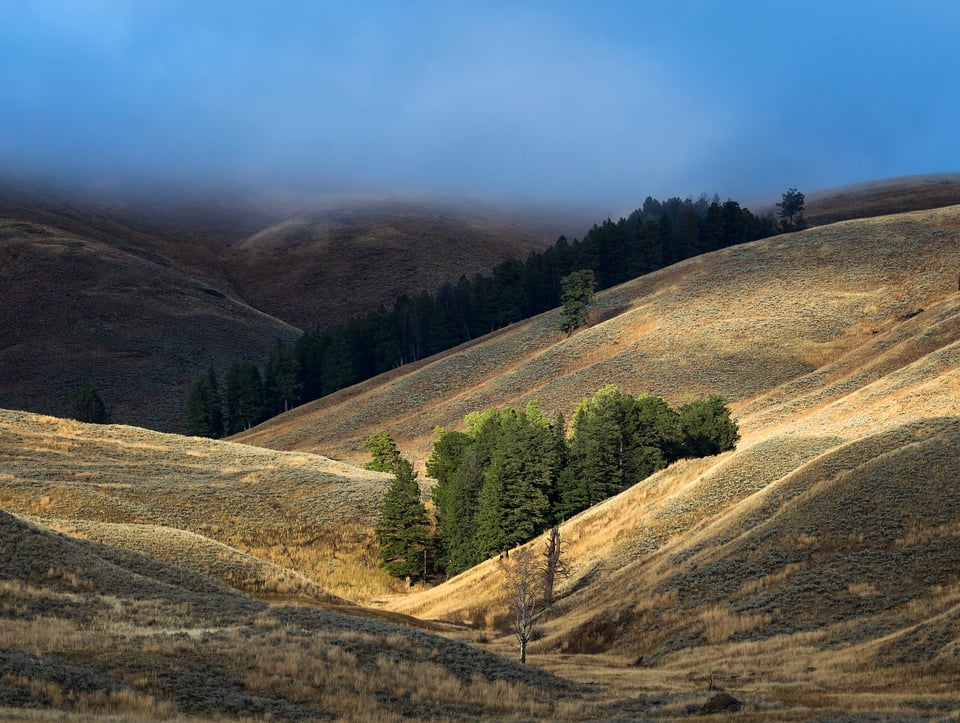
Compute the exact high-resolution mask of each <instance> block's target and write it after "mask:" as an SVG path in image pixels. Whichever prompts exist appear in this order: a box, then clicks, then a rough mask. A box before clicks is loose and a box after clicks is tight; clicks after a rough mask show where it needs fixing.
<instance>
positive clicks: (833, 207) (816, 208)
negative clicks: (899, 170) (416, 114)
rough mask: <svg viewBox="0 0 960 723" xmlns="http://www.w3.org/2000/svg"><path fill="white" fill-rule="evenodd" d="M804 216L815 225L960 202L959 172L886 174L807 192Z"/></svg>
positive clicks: (952, 204) (920, 209)
mask: <svg viewBox="0 0 960 723" xmlns="http://www.w3.org/2000/svg"><path fill="white" fill-rule="evenodd" d="M806 201H807V203H806V211H805V214H804V215H805V216H806V218H807V221H808V222H809V223H812V224H816V225H818V226H822V225H825V224H828V223H835V222H836V221H846V220H848V219H852V218H866V217H868V216H880V215H886V214H894V213H906V212H908V211H922V210H925V209H930V208H943V207H944V206H954V205H956V204H958V203H960V174H958V173H937V174H927V175H918V176H905V177H903V178H889V179H884V180H880V181H873V182H870V183H858V184H854V185H851V186H841V187H840V188H829V189H824V190H817V191H814V192H812V193H809V194H807V198H806Z"/></svg>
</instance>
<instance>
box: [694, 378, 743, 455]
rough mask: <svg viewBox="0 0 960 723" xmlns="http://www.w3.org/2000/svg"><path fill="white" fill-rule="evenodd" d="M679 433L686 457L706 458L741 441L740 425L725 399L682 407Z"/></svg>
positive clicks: (710, 398) (719, 397)
mask: <svg viewBox="0 0 960 723" xmlns="http://www.w3.org/2000/svg"><path fill="white" fill-rule="evenodd" d="M679 414H680V421H679V432H680V442H681V445H682V455H683V456H684V457H706V456H708V455H711V454H719V453H720V452H726V451H727V450H729V449H733V448H734V446H735V445H736V443H737V441H738V440H739V439H740V430H739V427H738V426H737V423H736V422H735V421H733V419H732V418H731V416H730V409H729V408H728V407H727V404H726V401H724V399H723V397H721V396H719V395H716V394H713V395H710V396H709V397H707V398H706V399H698V400H697V401H695V402H691V403H689V404H685V405H683V406H682V407H680V413H679Z"/></svg>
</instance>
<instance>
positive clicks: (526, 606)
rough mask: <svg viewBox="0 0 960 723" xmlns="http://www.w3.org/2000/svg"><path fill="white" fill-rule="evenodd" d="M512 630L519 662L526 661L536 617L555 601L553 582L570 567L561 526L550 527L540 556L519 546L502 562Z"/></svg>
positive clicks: (530, 549) (529, 549)
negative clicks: (562, 547)
mask: <svg viewBox="0 0 960 723" xmlns="http://www.w3.org/2000/svg"><path fill="white" fill-rule="evenodd" d="M502 564H503V565H504V568H505V576H506V581H505V583H504V587H505V588H506V590H507V600H508V602H509V605H510V618H511V625H512V627H513V633H514V635H516V637H517V643H518V644H519V646H520V662H521V663H526V662H527V645H528V644H529V643H530V641H531V640H533V639H534V635H535V632H536V631H535V629H534V621H535V620H536V619H537V618H539V617H540V616H541V615H543V614H544V613H545V612H546V611H547V609H548V608H549V607H550V606H551V605H552V604H553V590H554V583H555V581H556V578H557V576H558V575H566V574H567V570H566V567H565V566H564V564H563V560H562V558H561V554H560V528H559V526H557V525H554V527H553V528H552V529H551V530H550V536H549V538H548V539H547V546H546V548H545V549H544V551H543V558H542V559H541V558H540V557H539V556H538V555H537V554H536V553H535V552H534V550H533V549H532V548H530V547H525V548H523V549H521V550H518V551H517V552H515V553H514V554H513V556H512V557H507V558H506V559H505V560H504V561H503V563H502Z"/></svg>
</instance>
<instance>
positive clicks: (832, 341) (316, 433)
mask: <svg viewBox="0 0 960 723" xmlns="http://www.w3.org/2000/svg"><path fill="white" fill-rule="evenodd" d="M958 232H960V207H952V208H950V209H943V210H938V211H926V212H918V213H913V214H906V215H903V216H898V217H895V218H885V219H866V220H859V221H849V222H844V223H840V224H835V225H831V226H826V227H820V228H815V229H811V230H808V231H806V232H803V233H799V234H791V235H786V236H779V237H775V238H771V239H765V240H761V241H757V242H753V243H750V244H744V245H741V246H737V247H732V248H728V249H724V250H721V251H718V252H715V253H712V254H707V255H704V256H700V257H697V258H694V259H690V260H687V261H685V262H682V263H679V264H676V265H674V266H671V267H669V268H667V269H663V270H661V271H658V272H655V273H653V274H649V275H647V276H645V277H642V278H641V279H637V280H635V281H632V282H628V283H626V284H623V285H621V286H618V287H615V288H613V289H610V290H608V291H606V292H603V293H601V294H598V296H597V303H596V308H595V309H594V311H593V315H592V319H593V321H592V323H591V325H590V326H589V328H585V329H582V330H580V331H578V332H577V333H575V334H573V335H572V336H571V337H569V338H567V337H565V336H564V335H562V334H561V333H560V332H559V330H558V322H559V312H558V311H554V312H548V313H546V314H542V315H540V316H538V317H535V318H533V319H531V320H528V321H526V322H522V323H519V324H516V325H514V326H513V327H510V328H508V329H505V330H502V331H500V332H497V333H495V334H492V335H490V336H488V337H484V338H483V339H480V340H477V341H476V342H474V343H472V344H469V345H465V346H463V347H458V348H457V349H454V350H452V351H451V352H449V353H445V354H441V355H438V356H436V357H433V358H431V359H428V360H425V361H424V362H421V363H420V364H418V365H416V366H414V367H412V368H409V369H408V368H404V369H400V370H398V371H397V372H393V373H390V374H387V375H384V376H382V377H379V378H376V379H372V380H369V381H368V382H366V383H363V384H360V385H357V386H356V387H351V388H349V389H346V390H343V391H341V392H338V393H336V394H333V395H330V396H329V397H326V398H324V399H321V400H318V401H317V402H314V403H312V404H309V405H305V406H303V407H301V408H298V409H295V410H293V411H291V412H290V413H289V414H287V415H283V416H281V417H278V418H276V419H274V420H271V421H268V422H266V423H265V424H263V425H261V426H260V427H258V428H255V429H253V430H251V431H250V432H247V433H244V434H242V435H240V436H238V437H237V439H238V440H239V441H243V442H249V443H252V444H259V445H263V446H275V447H276V448H278V449H303V450H314V451H321V452H322V453H324V454H328V455H331V456H334V457H336V458H341V459H344V460H347V461H351V462H354V463H357V462H360V461H362V460H364V459H366V450H365V449H364V448H363V446H362V442H363V439H365V438H366V436H368V435H369V434H370V433H372V432H376V431H378V430H380V429H386V430H388V431H389V432H390V433H391V434H392V435H393V436H394V438H395V439H396V440H397V441H398V443H399V445H400V448H401V450H403V451H404V453H405V454H407V455H409V456H410V457H411V458H413V459H414V460H415V461H416V462H418V463H420V464H422V463H424V462H425V461H426V458H427V456H429V454H430V450H431V448H432V443H433V438H434V435H433V428H434V426H436V425H438V424H439V425H442V426H443V427H445V428H448V429H449V428H456V427H457V426H458V425H459V424H460V423H461V422H462V419H463V417H464V416H465V415H466V414H467V413H468V412H471V411H478V410H483V409H486V408H489V407H494V406H504V405H508V404H512V405H523V404H524V403H525V402H526V401H528V400H531V399H536V400H538V401H539V402H540V403H541V407H542V409H543V410H544V412H545V413H546V414H547V415H548V416H552V415H553V414H554V413H555V412H557V411H562V412H563V413H564V414H565V415H566V416H567V418H568V419H569V418H570V417H571V415H572V412H573V411H574V409H575V407H576V405H577V404H578V403H579V402H580V401H581V400H583V399H586V398H589V397H591V396H592V395H593V394H594V392H595V391H596V390H597V389H599V388H600V387H601V386H603V385H604V384H608V383H615V384H618V385H619V386H620V387H621V389H623V390H624V391H627V392H630V393H633V394H639V393H648V394H653V395H656V396H661V397H664V398H665V399H667V400H668V402H670V403H671V404H673V405H676V404H678V403H682V402H686V401H690V400H691V399H693V398H695V397H697V396H700V395H705V394H709V393H719V394H722V395H723V396H725V397H726V398H727V399H728V400H729V401H731V402H732V403H733V404H734V411H735V412H736V411H737V405H739V404H742V403H745V402H746V401H747V400H749V399H751V398H753V397H756V396H758V395H762V394H766V393H768V392H769V391H770V390H771V389H774V388H776V387H778V386H779V385H782V384H785V383H787V382H790V381H791V380H801V379H803V378H804V377H805V376H806V375H807V374H809V373H810V372H812V371H814V370H817V369H819V368H821V367H824V366H825V365H827V364H829V363H830V362H832V361H834V360H836V359H838V358H839V357H840V356H841V355H842V354H843V353H844V352H847V351H849V350H853V349H855V348H857V347H858V346H859V345H861V344H863V343H864V342H866V341H867V340H870V339H873V338H874V337H876V335H877V334H881V333H885V332H888V331H890V330H892V329H893V328H894V327H896V326H897V325H899V324H901V323H903V320H904V319H906V318H907V317H909V316H910V315H912V314H914V313H915V312H917V311H918V310H919V309H923V308H925V307H927V306H929V305H930V304H931V303H933V302H934V301H936V300H938V299H942V298H944V297H945V296H948V295H950V294H952V293H953V292H955V291H956V284H957V271H958V269H960V243H958ZM815 378H816V377H815ZM744 431H745V433H747V434H750V433H751V430H750V429H749V427H746V426H745V427H744Z"/></svg>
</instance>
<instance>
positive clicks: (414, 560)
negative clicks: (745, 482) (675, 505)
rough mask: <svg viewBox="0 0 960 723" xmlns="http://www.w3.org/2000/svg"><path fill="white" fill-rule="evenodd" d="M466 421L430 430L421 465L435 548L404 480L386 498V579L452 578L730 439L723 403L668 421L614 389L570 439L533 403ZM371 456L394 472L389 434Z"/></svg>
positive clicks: (602, 395) (659, 403)
mask: <svg viewBox="0 0 960 723" xmlns="http://www.w3.org/2000/svg"><path fill="white" fill-rule="evenodd" d="M464 422H465V425H464V429H463V430H462V431H445V430H442V429H438V430H437V432H438V438H437V440H436V441H435V442H434V448H433V453H432V454H431V456H430V459H429V460H428V461H427V466H426V467H427V473H428V474H429V475H430V476H431V477H433V478H434V479H436V485H435V486H434V488H433V492H432V500H433V505H434V514H435V529H434V531H433V535H432V537H431V536H430V534H429V526H428V524H427V522H426V512H425V511H424V509H423V505H422V503H421V502H420V499H419V495H418V494H417V490H416V483H415V482H413V481H412V480H413V478H412V477H410V474H409V470H408V471H407V472H406V473H405V474H404V484H405V485H406V488H405V489H406V492H405V497H404V499H405V500H406V503H405V504H404V505H397V498H398V496H399V494H400V493H399V492H396V493H394V494H393V495H388V497H389V499H390V507H389V508H388V507H387V506H386V503H385V507H384V508H383V510H382V516H381V527H380V529H381V530H389V531H390V534H388V535H386V536H381V540H380V542H381V548H382V550H384V549H389V557H384V558H383V563H384V566H385V567H386V568H387V569H388V570H389V571H391V572H393V573H394V574H397V571H399V570H402V573H401V574H403V575H407V576H410V577H423V576H428V575H429V574H430V573H431V571H435V572H437V573H440V574H445V575H447V576H450V575H455V574H457V573H459V572H462V571H463V570H466V569H468V568H470V567H472V566H473V565H476V564H477V563H479V562H482V561H483V560H485V559H487V558H489V557H490V556H492V555H495V554H498V553H501V552H503V551H509V550H510V549H512V548H513V547H515V546H517V545H520V544H522V543H524V542H527V541H528V540H530V539H532V538H533V537H535V536H536V535H538V534H540V533H541V532H543V531H544V530H547V529H549V528H550V527H551V526H553V525H554V524H556V523H558V522H559V521H561V520H563V519H565V518H567V517H570V516H571V515H574V514H576V513H577V512H580V511H581V510H584V509H586V508H588V507H590V506H592V505H594V504H596V503H598V502H600V501H602V500H604V499H606V498H608V497H610V496H612V495H615V494H617V493H619V492H621V491H623V490H625V489H627V488H628V487H631V486H632V485H634V484H636V483H637V482H639V481H641V480H643V479H644V478H646V477H647V476H649V475H650V474H652V473H653V472H655V471H657V470H659V469H663V468H664V467H666V466H667V465H668V464H669V463H671V462H673V461H675V460H678V459H681V458H684V457H702V456H706V455H711V454H717V453H719V452H722V451H725V450H728V449H732V448H733V446H734V445H735V444H736V442H737V440H738V439H739V431H738V427H737V424H736V422H734V421H733V420H732V419H731V417H730V411H729V409H728V408H727V405H726V403H725V402H724V400H723V399H722V398H721V397H718V396H710V397H707V398H705V399H700V400H697V401H695V402H691V403H689V404H686V405H683V406H682V407H680V408H679V409H677V410H674V409H672V408H671V407H670V406H669V405H668V404H667V403H666V402H665V401H664V400H663V399H661V398H660V397H654V396H648V395H643V396H638V397H635V396H631V395H630V394H626V393H623V392H621V391H620V390H619V389H618V388H617V387H616V386H613V385H608V386H606V387H603V388H602V389H600V390H599V391H598V392H597V393H596V395H594V397H593V398H592V399H589V400H587V401H584V402H583V403H582V404H581V405H580V406H579V407H578V408H577V410H576V413H575V414H574V417H573V422H572V425H571V430H570V434H569V436H568V435H567V431H566V425H565V423H564V419H563V416H562V415H558V416H557V418H555V419H553V420H550V419H548V418H547V417H545V416H544V415H543V414H542V413H541V412H540V410H539V408H538V406H537V404H536V403H530V404H528V405H527V407H526V408H524V409H512V408H509V407H508V408H505V409H500V410H496V409H492V410H489V411H486V412H483V413H473V414H470V415H468V416H467V417H466V419H465V420H464ZM368 447H369V448H370V449H371V453H372V454H373V457H374V462H372V463H371V464H372V465H374V464H376V465H379V466H376V467H375V468H377V469H383V470H385V471H395V470H393V469H391V464H394V463H395V462H392V461H391V460H399V459H401V458H400V455H399V452H397V451H396V449H395V446H393V445H392V441H391V440H390V438H389V436H388V435H386V434H385V433H380V434H379V435H377V439H376V441H374V439H373V438H371V440H370V443H369V444H368ZM378 459H379V460H381V462H378ZM383 460H385V462H383ZM407 467H409V464H407V465H406V466H405V467H404V470H406V469H407ZM399 477H400V476H399V475H398V479H399ZM400 509H402V510H403V513H402V516H401V514H400V512H398V510H400ZM401 519H402V520H408V521H409V520H414V521H415V522H413V523H411V524H410V525H405V524H402V523H401V522H400V520H401ZM381 554H383V553H381Z"/></svg>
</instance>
